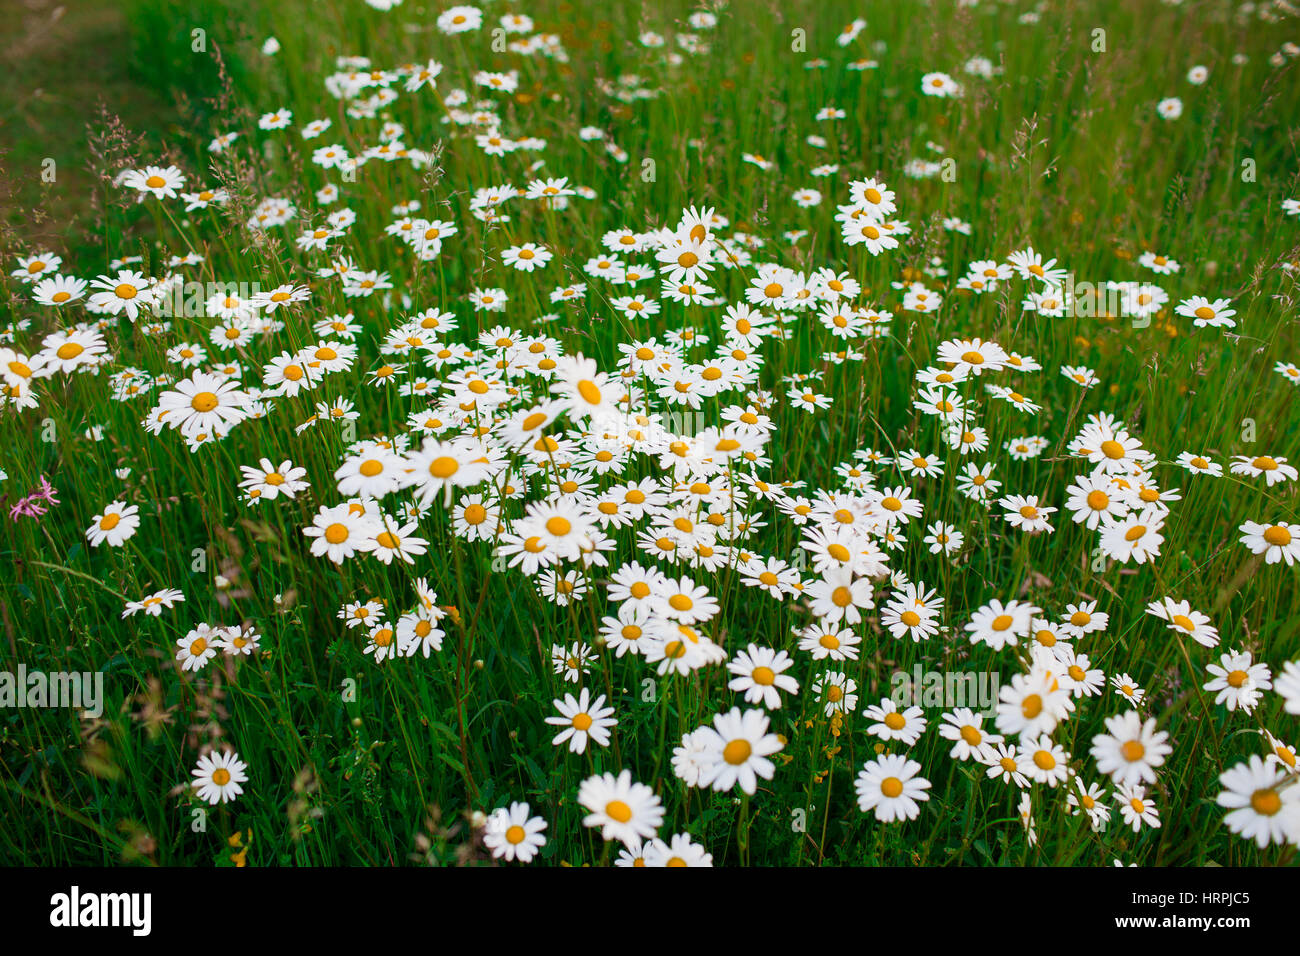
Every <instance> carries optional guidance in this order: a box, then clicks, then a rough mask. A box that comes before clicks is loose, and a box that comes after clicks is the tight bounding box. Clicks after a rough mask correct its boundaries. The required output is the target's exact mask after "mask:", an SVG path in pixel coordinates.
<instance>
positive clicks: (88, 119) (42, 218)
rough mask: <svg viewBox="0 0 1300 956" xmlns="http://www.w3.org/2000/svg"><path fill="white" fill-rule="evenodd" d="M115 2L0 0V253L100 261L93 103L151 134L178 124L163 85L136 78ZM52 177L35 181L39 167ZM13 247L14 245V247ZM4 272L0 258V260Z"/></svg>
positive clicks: (97, 109)
mask: <svg viewBox="0 0 1300 956" xmlns="http://www.w3.org/2000/svg"><path fill="white" fill-rule="evenodd" d="M130 49H131V45H130V37H129V35H128V31H127V24H126V21H125V17H124V15H123V13H122V11H121V10H120V9H119V8H118V6H117V4H116V3H115V2H113V0H72V2H69V3H64V4H61V3H57V2H54V0H0V151H3V155H2V156H0V180H3V181H2V182H0V224H2V225H3V227H7V228H5V229H4V232H5V233H8V235H7V236H6V235H4V234H3V233H0V253H3V254H4V255H5V256H12V255H14V254H16V253H21V252H22V251H23V250H25V249H26V248H28V247H35V246H37V245H45V246H48V247H49V248H51V249H52V250H53V251H55V252H60V253H64V254H67V255H69V256H71V257H73V258H74V259H77V258H78V257H79V256H81V255H87V256H93V257H94V259H87V260H86V261H87V263H88V264H89V263H90V262H92V261H97V260H98V259H101V258H103V257H104V251H103V249H102V244H101V242H100V241H99V239H98V237H97V236H96V235H95V230H94V228H93V208H92V206H91V199H90V195H91V187H92V185H93V183H94V179H93V177H92V175H91V174H90V172H89V171H88V169H87V164H88V162H89V161H90V158H91V157H90V153H89V150H88V148H87V124H90V123H93V122H95V121H96V117H98V116H99V115H100V107H101V106H102V107H103V108H105V109H107V110H108V112H109V113H110V114H116V115H118V116H120V117H121V118H122V121H123V123H124V124H125V125H126V126H128V127H130V128H131V129H133V130H136V131H139V132H142V133H144V134H145V135H146V137H147V138H148V139H157V138H158V137H159V135H160V134H161V131H162V130H163V128H164V127H165V126H166V125H167V124H169V123H173V122H175V120H176V112H175V110H174V109H173V107H172V105H171V103H170V100H169V98H168V95H167V93H166V91H157V90H153V89H150V88H148V87H146V86H144V85H142V84H141V83H139V82H138V81H137V80H135V79H133V77H132V74H131V69H130ZM47 158H49V159H53V160H54V163H55V177H56V178H55V181H54V182H53V183H47V182H44V181H42V177H41V172H42V163H43V162H44V161H45V160H46V159H47ZM13 247H16V248H13ZM0 265H5V267H6V270H7V269H8V265H7V261H6V262H5V263H0Z"/></svg>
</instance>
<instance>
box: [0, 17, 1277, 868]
mask: <svg viewBox="0 0 1300 956" xmlns="http://www.w3.org/2000/svg"><path fill="white" fill-rule="evenodd" d="M91 6H92V7H93V6H94V5H93V4H92V5H91ZM116 6H117V7H118V8H119V9H120V11H121V16H122V17H123V27H124V29H125V31H126V34H125V35H126V36H127V37H128V38H129V42H128V43H125V44H123V45H122V46H121V47H120V48H115V49H114V50H112V51H108V52H105V53H103V54H102V55H104V56H106V57H119V58H121V60H122V64H123V69H122V75H127V74H129V76H130V77H131V82H133V83H135V84H137V85H139V86H140V87H141V88H142V89H147V90H148V91H150V95H151V97H152V99H151V100H150V101H149V102H145V103H143V105H141V107H140V108H139V109H138V110H131V109H124V110H120V111H117V112H110V111H96V110H94V109H93V108H92V107H93V104H92V103H90V102H86V103H85V104H84V109H82V110H81V112H82V113H84V116H81V117H78V118H77V120H76V122H77V123H78V124H80V125H79V127H78V130H77V131H76V134H75V136H74V135H73V133H72V132H71V131H67V130H59V129H56V128H50V129H39V128H35V127H30V126H25V125H23V124H19V123H14V122H12V120H13V118H14V114H12V113H11V114H8V115H9V119H10V120H11V121H10V122H7V123H6V132H5V139H6V147H8V148H9V153H8V155H7V156H6V157H4V159H3V163H2V164H0V165H2V166H3V176H4V177H5V178H6V179H7V180H8V182H6V183H5V184H4V191H3V192H0V195H2V196H5V197H9V200H8V202H9V203H13V204H20V203H27V204H30V205H31V206H32V207H34V210H35V211H25V210H24V211H20V213H19V214H17V215H9V216H7V217H6V218H5V222H4V225H3V227H2V229H0V255H3V265H4V269H3V270H0V290H3V291H0V375H3V376H4V391H3V393H2V394H3V400H2V401H0V429H3V431H2V432H0V434H3V436H4V440H3V441H2V442H0V473H2V474H3V480H0V494H3V496H4V498H3V504H4V512H3V514H0V524H3V526H4V534H3V536H2V537H0V548H2V549H3V555H2V556H0V584H3V589H2V591H0V629H2V630H3V634H2V635H0V677H3V675H4V674H14V675H16V674H17V673H18V672H19V669H20V668H21V669H22V672H23V673H24V674H26V675H31V674H33V673H39V674H44V675H57V674H72V673H75V674H79V675H82V674H84V675H86V679H85V682H86V684H87V686H92V685H95V683H96V680H98V686H100V687H102V699H99V700H97V701H95V702H94V704H95V706H92V707H87V706H85V701H81V702H79V703H78V704H77V705H76V706H71V705H68V703H67V701H62V702H58V701H54V700H41V701H39V702H38V701H35V700H33V699H32V697H31V696H30V694H29V695H28V697H27V699H26V702H25V705H24V703H21V702H20V698H22V695H23V693H24V687H23V686H22V685H21V684H20V683H19V682H17V681H11V682H10V684H9V686H10V687H11V690H12V694H11V695H10V696H9V697H6V693H7V691H6V689H5V687H6V684H5V683H4V681H3V680H0V813H3V814H4V819H5V820H6V821H7V823H6V825H5V826H4V827H2V828H0V861H3V862H6V863H10V864H14V863H22V864H38V865H88V864H95V865H118V864H127V865H172V866H174V865H185V866H203V867H207V866H219V867H227V866H245V865H247V866H281V865H379V866H391V865H430V866H443V865H480V866H487V865H520V864H521V863H528V864H531V865H534V866H537V865H567V866H582V865H593V866H605V865H611V866H612V865H618V866H634V865H650V866H659V865H710V864H711V865H715V866H723V865H752V866H800V865H805V866H815V865H828V866H829V865H834V866H850V865H852V866H860V865H889V866H899V865H926V866H940V865H965V866H1021V865H1052V866H1105V867H1110V866H1113V865H1117V864H1118V865H1124V866H1128V865H1139V866H1166V865H1222V866H1238V865H1265V866H1283V865H1290V864H1293V863H1294V862H1295V857H1296V854H1295V847H1296V844H1297V842H1298V841H1300V785H1298V784H1297V779H1298V778H1297V773H1300V768H1298V767H1297V763H1296V751H1295V744H1296V742H1297V741H1298V740H1300V634H1298V633H1297V623H1298V622H1300V588H1298V587H1297V574H1298V573H1300V570H1298V568H1297V559H1300V516H1298V515H1297V493H1296V488H1297V471H1296V467H1295V460H1296V456H1297V454H1298V453H1300V408H1298V407H1297V399H1298V397H1300V391H1298V388H1300V364H1297V363H1300V337H1298V336H1297V322H1296V318H1295V316H1296V309H1297V292H1298V289H1297V280H1298V279H1300V166H1298V159H1297V144H1300V76H1298V74H1297V68H1296V62H1297V57H1300V47H1297V45H1296V44H1297V43H1300V28H1298V26H1297V21H1296V19H1295V18H1294V10H1293V9H1292V8H1291V7H1290V5H1289V4H1287V3H1282V2H1256V3H1232V2H1222V0H1184V2H1181V3H1174V2H1161V0H1135V2H1132V3H1128V2H1126V3H1110V2H1101V0H1077V2H1052V0H1044V2H1039V3H1029V2H1024V0H1003V2H993V0H981V2H974V0H962V2H955V0H929V2H924V0H907V2H899V0H884V2H868V0H864V2H859V3H839V2H831V3H813V2H802V0H800V2H788V3H776V2H760V0H731V2H729V3H728V2H721V0H718V2H704V3H686V2H680V0H666V2H656V3H627V4H596V3H591V2H586V0H584V2H555V0H538V2H532V3H516V2H514V0H493V2H487V3H483V4H481V5H472V6H471V5H454V4H446V5H433V4H427V3H425V4H422V3H419V2H416V0H404V2H400V0H398V2H394V0H370V2H366V0H315V2H308V0H281V2H277V3H274V4H263V3H257V2H253V0H230V2H226V3H218V2H215V0H195V2H191V3H184V2H180V0H125V2H123V3H120V4H117V5H116ZM114 75H118V74H116V73H115V74H114ZM25 80H26V77H24V78H21V79H19V78H15V77H14V76H13V75H12V74H11V76H10V79H9V80H7V81H6V82H7V83H21V82H24V81H25ZM30 82H31V83H33V84H39V83H40V82H42V80H41V77H40V75H39V69H38V70H37V71H36V72H35V74H34V75H33V76H32V77H31V78H30ZM21 92H22V90H21V89H18V93H21ZM128 99H129V98H128ZM164 103H165V104H168V105H167V106H166V107H165V109H166V117H167V118H166V120H165V121H164V120H163V119H162V118H161V117H162V115H163V110H164V107H163V106H162V105H159V104H164ZM65 105H66V104H65ZM75 107H76V104H75V103H73V104H70V106H68V108H75ZM66 112H67V109H65V110H64V112H63V113H60V114H59V115H60V117H61V119H63V118H64V116H65V113H66ZM66 122H68V123H71V122H73V120H72V119H71V118H68V119H66ZM81 127H84V131H83V130H82V129H81ZM51 157H54V158H53V159H51ZM47 160H48V162H47ZM15 197H16V198H15ZM13 208H18V207H17V205H14V206H13ZM41 208H44V209H45V212H44V213H42V212H40V211H39V210H40V209H41ZM69 209H72V210H75V216H74V215H73V214H72V213H69V212H68V210H69ZM51 210H56V212H54V213H52V212H51ZM61 223H66V224H67V225H66V226H61V225H60V224H61ZM38 225H39V227H40V228H39V236H33V235H30V234H29V233H30V232H31V231H32V230H33V229H34V228H35V227H36V226H38ZM29 689H30V688H28V690H29Z"/></svg>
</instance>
